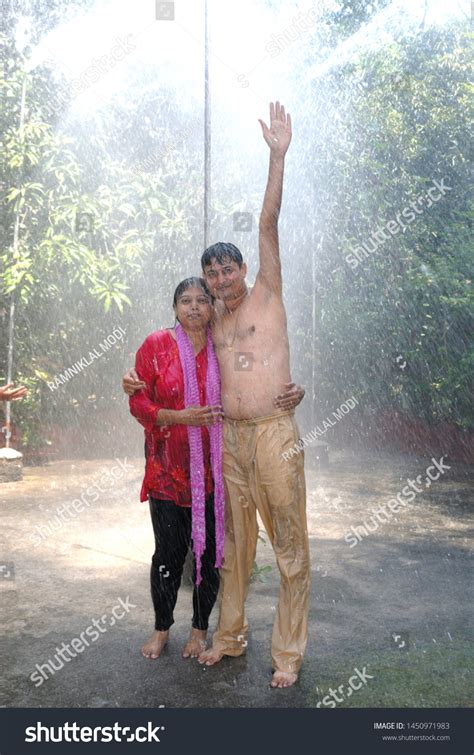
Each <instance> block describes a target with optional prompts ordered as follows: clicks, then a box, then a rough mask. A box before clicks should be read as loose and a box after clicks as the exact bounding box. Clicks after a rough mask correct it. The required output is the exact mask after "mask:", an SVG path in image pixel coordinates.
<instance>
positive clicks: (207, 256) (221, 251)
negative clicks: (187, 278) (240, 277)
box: [201, 241, 244, 270]
mask: <svg viewBox="0 0 474 755" xmlns="http://www.w3.org/2000/svg"><path fill="white" fill-rule="evenodd" d="M213 260H216V262H218V263H219V265H224V264H225V262H227V261H228V260H230V261H231V262H236V263H237V264H238V266H239V267H242V265H243V263H244V258H243V257H242V254H241V252H240V249H237V247H236V246H235V245H234V244H231V243H230V242H229V241H218V242H217V244H213V245H212V246H208V247H207V249H206V251H205V252H204V254H203V255H202V257H201V267H202V269H203V270H205V269H206V267H207V266H208V265H212V261H213Z"/></svg>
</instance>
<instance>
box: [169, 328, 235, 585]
mask: <svg viewBox="0 0 474 755" xmlns="http://www.w3.org/2000/svg"><path fill="white" fill-rule="evenodd" d="M175 330H176V342H177V344H178V350H179V358H180V361H181V367H182V370H183V376H184V405H185V406H186V407H188V406H200V404H201V401H200V398H199V386H198V380H197V371H196V357H195V355H194V350H193V346H192V343H191V341H190V340H189V338H188V335H187V333H186V331H185V330H184V328H183V327H182V326H181V325H179V324H177V325H176V329H175ZM220 402H221V380H220V372H219V366H218V364H217V358H216V354H215V351H214V346H213V345H212V336H211V329H210V328H209V327H208V329H207V376H206V405H207V406H216V405H220ZM207 429H208V431H209V438H210V446H211V468H212V476H213V478H214V517H215V523H216V562H215V566H216V568H217V569H220V567H221V566H222V559H223V556H224V479H223V477H222V449H223V440H222V423H221V422H218V423H216V424H215V425H209V426H208V428H207ZM188 438H189V457H190V471H191V500H192V539H193V552H194V556H195V559H196V585H199V584H200V583H201V557H202V554H203V553H204V551H205V549H206V517H205V505H206V500H205V486H204V456H203V449H202V436H201V428H200V427H194V426H192V425H188Z"/></svg>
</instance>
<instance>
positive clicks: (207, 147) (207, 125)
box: [204, 0, 211, 249]
mask: <svg viewBox="0 0 474 755" xmlns="http://www.w3.org/2000/svg"><path fill="white" fill-rule="evenodd" d="M210 198H211V109H210V91H209V19H208V13H207V0H204V249H207V247H208V246H209V226H210Z"/></svg>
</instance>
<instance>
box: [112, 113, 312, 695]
mask: <svg viewBox="0 0 474 755" xmlns="http://www.w3.org/2000/svg"><path fill="white" fill-rule="evenodd" d="M260 125H261V127H262V133H263V137H264V139H265V141H266V143H267V144H268V146H269V148H270V166H269V173H268V182H267V187H266V190H265V196H264V201H263V207H262V212H261V215H260V225H259V256H260V265H259V270H258V274H257V277H256V280H255V285H254V286H253V288H252V289H251V290H249V289H248V288H247V285H246V282H245V277H246V274H247V266H246V264H245V263H244V262H243V259H242V255H241V254H240V252H239V250H238V249H237V247H235V246H234V245H233V244H228V243H218V244H214V245H213V246H211V247H209V248H208V249H206V251H205V252H204V254H203V256H202V259H201V264H202V269H203V275H204V278H205V280H206V282H207V284H208V287H209V289H210V290H211V293H213V294H214V295H215V296H216V297H217V299H218V301H217V302H216V318H215V321H214V323H213V327H212V331H213V340H214V345H215V349H216V354H217V358H218V360H219V367H220V372H221V383H222V405H223V409H224V415H225V418H224V461H223V473H224V481H225V486H226V542H225V551H224V565H223V567H222V569H221V598H220V601H221V602H220V615H219V624H218V628H217V630H216V632H215V634H214V637H213V644H212V648H210V649H209V650H205V651H203V652H201V653H200V655H199V662H200V663H204V664H206V665H208V666H210V665H213V664H215V663H217V662H218V661H220V660H221V659H222V657H223V656H224V655H229V656H238V655H242V654H243V653H244V652H245V647H246V645H247V634H248V624H247V621H246V617H245V600H246V597H247V591H248V586H249V582H250V577H251V573H252V567H253V563H254V560H255V552H256V545H257V535H258V526H257V517H256V514H257V511H258V513H259V515H260V517H261V519H262V521H263V524H264V526H265V529H266V531H267V534H268V537H269V539H270V542H271V544H272V546H273V549H274V552H275V555H276V559H277V563H278V568H279V571H280V596H279V603H278V608H277V611H276V617H275V623H274V627H273V637H272V661H273V668H274V673H273V678H272V681H271V686H272V687H280V688H281V687H289V686H291V685H292V684H294V683H295V681H296V679H297V677H298V672H299V669H300V666H301V663H302V659H303V654H304V650H305V647H306V641H307V615H308V602H309V588H310V563H309V544H308V534H307V524H306V495H305V480H304V468H303V458H304V457H303V453H301V454H297V455H291V457H290V458H289V459H288V461H285V460H284V458H285V457H284V456H283V454H284V452H285V451H288V450H289V449H290V448H291V447H292V446H293V445H294V444H295V443H296V442H297V441H298V439H299V432H298V427H297V425H296V422H295V419H294V408H291V409H288V408H287V407H288V406H291V404H290V403H289V402H288V401H287V400H285V403H282V402H281V398H280V396H281V394H285V391H286V390H288V384H289V385H290V390H293V389H292V388H291V386H292V384H291V383H290V364H289V345H288V333H287V323H286V313H285V308H284V304H283V297H282V277H281V263H280V254H279V242H278V216H279V212H280V207H281V198H282V188H283V173H284V162H285V154H286V151H287V149H288V147H289V144H290V141H291V118H290V115H289V114H288V115H287V114H285V109H284V107H283V106H281V105H280V103H279V102H276V103H275V104H273V103H271V104H270V128H268V127H267V125H266V124H265V123H264V122H263V121H260ZM127 378H128V380H127ZM131 388H132V384H131V381H130V373H129V374H128V375H127V376H125V378H124V389H125V390H126V391H127V392H130V390H131ZM275 396H277V399H275V398H274V397H275ZM296 403H298V402H293V407H294V405H296ZM286 458H288V455H287V457H286Z"/></svg>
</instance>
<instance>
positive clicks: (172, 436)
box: [129, 330, 214, 506]
mask: <svg viewBox="0 0 474 755" xmlns="http://www.w3.org/2000/svg"><path fill="white" fill-rule="evenodd" d="M135 369H136V371H137V373H138V376H139V378H140V380H143V381H144V382H145V383H146V388H143V389H142V390H140V391H137V392H136V393H135V394H134V395H133V396H130V399H129V405H130V411H131V413H132V414H133V416H134V417H136V418H137V420H138V421H139V422H140V424H141V425H143V427H144V428H145V454H146V464H145V477H144V480H143V485H142V489H141V493H140V500H141V501H146V500H147V498H148V496H149V495H151V496H153V498H159V499H160V498H162V499H165V500H168V501H175V502H176V503H177V504H178V506H191V482H190V471H189V440H188V428H187V426H186V425H157V424H156V415H157V412H158V410H159V409H184V408H185V406H184V379H183V370H182V368H181V362H180V359H179V351H178V344H177V343H176V340H175V339H174V338H173V336H172V335H171V333H170V331H169V330H157V331H156V332H155V333H152V334H151V335H149V336H148V338H146V339H145V341H144V342H143V344H142V345H141V346H140V348H139V349H138V351H137V355H136V360H135ZM196 370H197V380H198V386H199V399H200V403H201V406H205V404H206V374H207V348H206V346H204V348H203V349H201V351H200V352H199V354H197V356H196ZM201 430H202V444H203V456H204V476H205V485H206V487H205V490H206V496H207V495H209V494H210V493H212V492H213V490H214V482H213V479H212V470H211V459H210V444H209V433H208V431H207V428H206V427H203V428H201Z"/></svg>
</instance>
